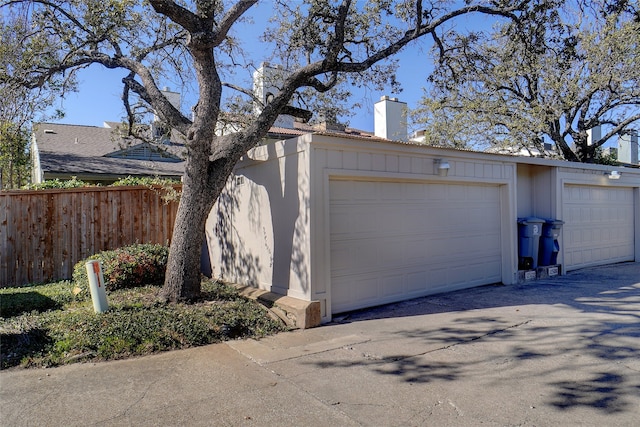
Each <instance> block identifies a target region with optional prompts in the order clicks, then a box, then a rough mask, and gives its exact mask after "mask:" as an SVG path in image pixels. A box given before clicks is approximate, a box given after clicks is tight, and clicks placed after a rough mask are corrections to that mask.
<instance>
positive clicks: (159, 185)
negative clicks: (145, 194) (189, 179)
mask: <svg viewBox="0 0 640 427" xmlns="http://www.w3.org/2000/svg"><path fill="white" fill-rule="evenodd" d="M127 185H144V186H146V187H148V188H149V189H151V190H153V191H155V192H157V193H158V194H160V196H161V197H162V200H164V202H165V203H169V202H177V201H179V200H180V191H179V190H176V188H175V186H176V185H180V181H179V180H177V179H169V178H160V177H158V176H155V177H150V176H136V177H133V176H131V175H129V176H128V177H126V178H121V179H119V180H117V181H116V182H114V183H113V184H111V185H110V187H123V186H127Z"/></svg>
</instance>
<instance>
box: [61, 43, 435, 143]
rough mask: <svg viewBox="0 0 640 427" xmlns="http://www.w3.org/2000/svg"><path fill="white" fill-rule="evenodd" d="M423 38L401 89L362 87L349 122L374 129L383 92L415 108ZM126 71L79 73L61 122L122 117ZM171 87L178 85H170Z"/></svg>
mask: <svg viewBox="0 0 640 427" xmlns="http://www.w3.org/2000/svg"><path fill="white" fill-rule="evenodd" d="M425 46H426V43H424V42H421V43H418V44H416V45H415V46H411V47H408V48H407V49H405V50H404V51H402V52H401V53H400V54H399V56H398V58H399V59H400V68H399V69H398V73H397V80H398V81H400V82H401V83H402V87H403V91H402V92H401V93H391V92H390V91H389V92H375V93H374V92H372V91H370V90H368V91H362V92H360V93H358V94H357V96H358V97H361V98H362V100H363V101H362V102H361V103H362V110H361V111H359V112H358V113H357V114H356V115H355V116H354V117H352V118H350V119H349V122H350V126H351V127H354V128H358V129H362V130H368V131H373V104H374V103H375V102H377V101H378V100H379V99H380V97H381V96H383V95H389V96H394V97H397V98H398V99H399V100H400V101H404V102H406V103H407V104H408V106H409V108H415V107H416V105H417V103H418V101H419V99H420V98H421V96H422V87H423V86H424V82H425V80H426V77H427V75H428V73H429V71H430V70H431V65H430V64H431V61H430V59H429V57H428V47H425ZM126 74H127V73H126V72H125V71H121V70H109V69H106V68H104V67H102V66H99V65H92V66H91V67H89V68H87V69H85V70H83V71H82V72H81V73H79V74H78V78H79V82H80V84H79V90H78V92H76V93H70V94H68V95H67V96H66V98H65V99H61V100H60V101H59V103H57V104H56V108H61V109H62V110H63V111H64V112H65V116H64V118H62V119H61V120H59V122H61V123H67V124H78V125H91V126H102V124H103V122H105V121H120V120H121V118H122V117H123V116H124V114H125V112H124V107H123V105H122V101H121V98H120V97H121V96H122V82H121V81H122V78H123V77H124V76H126ZM169 89H170V90H176V89H177V88H175V87H171V86H170V85H169ZM188 102H189V100H183V105H182V110H183V112H185V113H188V112H189V110H190V108H191V105H187V104H188Z"/></svg>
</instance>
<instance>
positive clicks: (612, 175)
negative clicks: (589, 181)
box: [604, 171, 620, 179]
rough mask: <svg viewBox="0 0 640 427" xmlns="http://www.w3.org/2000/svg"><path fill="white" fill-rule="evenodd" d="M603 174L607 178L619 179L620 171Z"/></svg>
mask: <svg viewBox="0 0 640 427" xmlns="http://www.w3.org/2000/svg"><path fill="white" fill-rule="evenodd" d="M604 174H605V175H607V178H609V179H620V172H618V171H611V172H605V173H604Z"/></svg>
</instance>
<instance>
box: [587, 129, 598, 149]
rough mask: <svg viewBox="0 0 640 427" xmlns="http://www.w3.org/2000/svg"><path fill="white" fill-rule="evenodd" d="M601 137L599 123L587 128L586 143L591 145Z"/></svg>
mask: <svg viewBox="0 0 640 427" xmlns="http://www.w3.org/2000/svg"><path fill="white" fill-rule="evenodd" d="M600 139H602V128H601V127H600V125H598V126H595V127H593V128H591V129H587V145H593V144H595V143H596V142H598V141H600Z"/></svg>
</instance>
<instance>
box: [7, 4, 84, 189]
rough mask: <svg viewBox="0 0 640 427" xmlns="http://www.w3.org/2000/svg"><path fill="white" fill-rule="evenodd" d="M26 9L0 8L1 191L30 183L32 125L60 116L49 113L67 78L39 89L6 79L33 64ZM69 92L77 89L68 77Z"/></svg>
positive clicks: (56, 113) (57, 79)
mask: <svg viewBox="0 0 640 427" xmlns="http://www.w3.org/2000/svg"><path fill="white" fill-rule="evenodd" d="M24 13H25V10H24V9H23V8H18V7H16V8H12V9H9V8H0V18H1V19H2V25H1V26H0V93H1V94H2V96H1V99H0V189H15V188H20V187H21V186H23V185H25V184H27V183H28V182H29V180H30V156H29V142H30V132H31V127H32V123H33V121H35V120H44V119H45V118H47V117H60V116H62V112H60V111H53V112H51V111H50V108H51V107H52V106H53V105H54V102H55V100H56V99H57V97H58V96H59V95H60V94H61V93H62V92H63V90H64V88H63V82H64V81H65V79H62V78H59V77H56V78H52V79H50V80H49V81H48V82H43V84H42V85H39V86H37V87H33V88H28V87H25V86H23V85H20V84H18V83H17V82H16V81H12V80H11V79H8V78H7V77H8V76H10V75H12V74H13V73H14V72H15V71H16V70H18V69H21V68H22V67H23V66H24V65H25V64H29V63H33V62H34V60H35V59H34V58H33V55H38V52H36V51H35V50H34V49H30V48H29V47H28V45H26V44H25V43H23V42H24V40H25V39H26V38H27V37H28V36H29V33H30V27H29V26H28V25H27V22H26V21H25V20H24V19H21V17H23V16H24ZM65 85H66V87H67V89H69V90H73V89H74V88H75V80H74V79H73V78H67V79H66V83H65Z"/></svg>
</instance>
